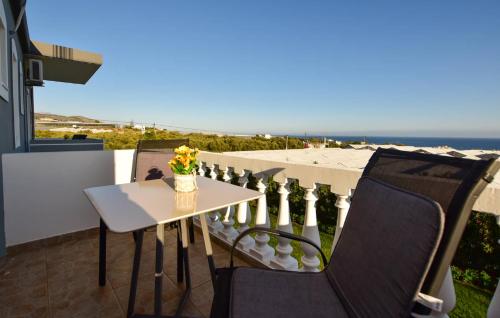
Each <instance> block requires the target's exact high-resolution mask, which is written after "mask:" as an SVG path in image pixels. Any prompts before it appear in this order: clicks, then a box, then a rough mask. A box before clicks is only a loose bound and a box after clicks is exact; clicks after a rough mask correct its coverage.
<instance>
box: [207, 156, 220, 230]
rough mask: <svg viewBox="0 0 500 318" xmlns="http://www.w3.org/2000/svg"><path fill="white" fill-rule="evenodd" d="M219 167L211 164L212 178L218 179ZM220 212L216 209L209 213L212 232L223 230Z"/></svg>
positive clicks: (209, 225) (209, 227)
mask: <svg viewBox="0 0 500 318" xmlns="http://www.w3.org/2000/svg"><path fill="white" fill-rule="evenodd" d="M216 170H217V167H216V165H215V164H212V165H211V166H210V178H211V179H212V180H217V172H216ZM220 218H221V217H220V212H219V211H214V212H210V213H209V217H208V219H207V221H208V229H209V230H210V232H212V233H214V234H218V233H219V231H221V230H222V228H223V227H224V226H223V225H222V223H221V221H220Z"/></svg>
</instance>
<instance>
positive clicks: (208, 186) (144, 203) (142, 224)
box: [84, 176, 263, 232]
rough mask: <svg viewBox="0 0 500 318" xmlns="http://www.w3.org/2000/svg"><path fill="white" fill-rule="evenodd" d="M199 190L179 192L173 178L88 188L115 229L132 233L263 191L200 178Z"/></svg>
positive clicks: (217, 207)
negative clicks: (175, 188) (175, 187)
mask: <svg viewBox="0 0 500 318" xmlns="http://www.w3.org/2000/svg"><path fill="white" fill-rule="evenodd" d="M197 183H198V190H197V191H193V192H187V193H182V192H176V191H175V190H174V186H173V184H174V181H173V178H167V179H161V180H151V181H141V182H134V183H127V184H119V185H109V186H103V187H94V188H88V189H85V190H84V192H85V194H86V195H87V197H88V199H89V200H90V202H91V203H92V205H93V206H94V207H95V209H96V211H97V213H98V214H99V215H100V217H101V218H102V219H103V221H104V222H105V223H106V225H107V226H108V228H109V229H110V230H111V231H113V232H130V231H135V230H138V229H143V228H147V227H150V226H153V225H158V224H164V223H170V222H174V221H178V220H180V219H184V218H187V217H190V216H194V215H199V214H202V213H206V212H209V211H214V210H218V209H221V208H224V207H228V206H231V205H236V204H239V203H242V202H245V201H251V200H255V199H258V198H260V197H261V196H262V195H263V194H262V193H260V192H258V191H254V190H250V189H246V188H243V187H239V186H236V185H233V184H229V183H225V182H222V181H216V180H212V179H210V178H206V177H201V176H198V177H197Z"/></svg>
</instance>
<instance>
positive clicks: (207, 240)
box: [200, 214, 215, 289]
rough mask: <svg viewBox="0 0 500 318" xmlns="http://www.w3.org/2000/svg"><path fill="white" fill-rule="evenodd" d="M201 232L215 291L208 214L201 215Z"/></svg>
mask: <svg viewBox="0 0 500 318" xmlns="http://www.w3.org/2000/svg"><path fill="white" fill-rule="evenodd" d="M200 223H201V232H202V233H203V242H204V243H205V252H206V254H207V259H208V267H209V268H210V276H211V278H212V286H213V288H214V289H215V264H214V258H213V256H212V255H213V251H212V243H211V242H210V232H209V231H208V225H207V216H206V214H202V215H200Z"/></svg>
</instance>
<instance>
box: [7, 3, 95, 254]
mask: <svg viewBox="0 0 500 318" xmlns="http://www.w3.org/2000/svg"><path fill="white" fill-rule="evenodd" d="M25 6H26V1H22V0H1V2H0V155H2V154H4V153H10V152H28V151H42V150H43V149H50V150H51V151H57V150H68V149H70V148H67V147H66V145H64V144H63V142H64V141H61V143H59V144H57V145H55V143H54V142H53V143H51V144H50V145H48V144H44V143H43V141H42V142H40V143H37V142H35V141H34V110H33V106H34V99H33V87H35V86H43V82H44V81H56V82H66V83H76V84H85V83H86V82H87V81H88V80H89V79H90V78H91V77H92V75H93V74H94V73H95V72H96V71H97V69H99V67H100V66H101V65H102V56H101V55H100V54H96V53H91V52H86V51H81V50H78V49H73V48H68V47H64V46H59V45H54V44H47V43H42V42H37V41H33V40H32V39H31V38H30V35H29V31H28V22H27V18H26V13H25ZM68 142H71V141H68ZM83 142H85V146H86V147H89V148H92V147H101V148H102V142H101V143H100V144H99V143H97V142H95V143H93V145H91V143H92V141H82V143H80V145H82V148H81V149H79V150H86V149H85V147H83V145H84V144H83ZM74 143H76V141H74ZM65 147H66V148H65ZM3 206H4V202H3V175H2V171H1V165H0V255H2V254H3V252H4V251H3V246H4V235H3V228H4V225H3V222H4V221H3V220H4V213H3Z"/></svg>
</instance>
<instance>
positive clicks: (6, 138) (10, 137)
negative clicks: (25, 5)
mask: <svg viewBox="0 0 500 318" xmlns="http://www.w3.org/2000/svg"><path fill="white" fill-rule="evenodd" d="M1 5H3V8H4V11H5V17H6V19H7V21H6V24H7V36H8V37H9V31H10V30H13V29H14V27H15V17H13V15H12V11H11V8H10V5H9V1H8V0H2V1H1ZM12 38H13V39H14V42H15V45H16V48H17V53H18V58H19V60H21V61H22V59H23V52H22V49H21V45H20V43H19V38H18V36H17V34H16V35H14V36H13V37H12ZM7 43H8V44H7V61H8V63H7V66H8V67H7V71H8V83H9V101H6V100H4V99H3V98H2V97H0V155H1V154H4V153H11V152H25V151H27V134H26V131H27V129H26V124H27V122H26V114H27V110H26V108H25V107H26V96H24V97H23V98H22V99H20V102H21V100H22V101H23V104H20V107H23V108H24V115H23V114H21V112H20V113H19V123H20V128H19V130H20V138H21V146H20V147H19V148H17V149H15V147H14V112H13V103H12V101H13V89H12V86H13V85H12V60H11V57H12V45H11V43H12V41H11V38H8V41H7ZM20 82H23V83H24V80H23V81H20ZM20 89H21V92H22V93H23V94H25V89H24V85H22V87H21V88H20ZM3 175H4V174H3V172H2V168H1V166H0V256H2V255H4V254H5V226H4V224H5V222H4V198H3V187H2V184H3V182H1V181H2V180H3Z"/></svg>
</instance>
